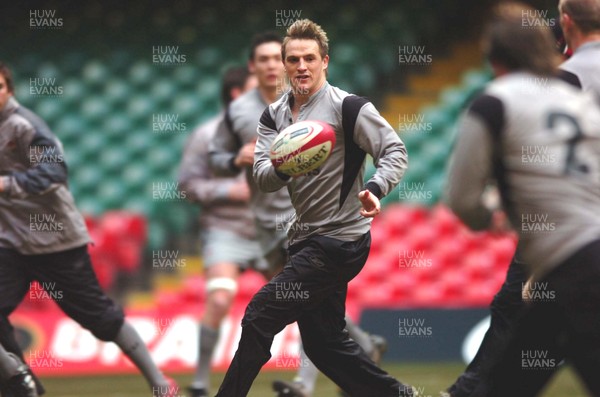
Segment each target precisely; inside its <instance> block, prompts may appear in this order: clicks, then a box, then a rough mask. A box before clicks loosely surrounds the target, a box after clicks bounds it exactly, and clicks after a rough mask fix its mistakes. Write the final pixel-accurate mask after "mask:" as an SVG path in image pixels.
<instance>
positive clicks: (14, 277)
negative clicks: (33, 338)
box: [0, 248, 45, 395]
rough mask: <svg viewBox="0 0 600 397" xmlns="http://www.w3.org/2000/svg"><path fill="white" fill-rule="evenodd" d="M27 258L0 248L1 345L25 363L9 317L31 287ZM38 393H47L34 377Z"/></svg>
mask: <svg viewBox="0 0 600 397" xmlns="http://www.w3.org/2000/svg"><path fill="white" fill-rule="evenodd" d="M27 268H28V263H27V258H26V257H25V256H23V255H21V254H19V253H18V252H16V251H14V250H11V249H6V248H0V296H1V297H2V299H0V345H2V346H3V347H4V348H5V349H6V351H7V352H8V353H12V354H14V355H15V356H16V357H17V358H18V359H19V360H20V361H21V362H25V357H23V352H22V351H21V348H20V347H19V344H18V343H17V340H16V338H15V332H14V328H13V326H12V324H11V323H10V321H9V319H8V316H9V315H10V314H11V313H12V312H13V310H14V309H15V308H16V307H17V306H18V305H19V303H20V302H21V301H22V300H23V297H24V296H25V294H26V293H27V291H28V290H29V287H30V277H29V275H28V272H27ZM32 375H33V378H34V381H35V384H36V389H37V393H38V394H39V395H42V394H44V393H45V390H44V386H43V385H42V382H41V381H40V380H39V379H38V378H37V377H36V376H35V375H34V374H32Z"/></svg>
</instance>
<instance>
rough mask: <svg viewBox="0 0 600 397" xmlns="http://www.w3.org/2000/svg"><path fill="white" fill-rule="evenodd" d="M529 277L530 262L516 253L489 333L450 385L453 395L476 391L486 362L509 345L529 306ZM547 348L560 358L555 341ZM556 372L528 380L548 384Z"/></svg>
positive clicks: (493, 311) (465, 396) (459, 396)
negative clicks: (526, 291)
mask: <svg viewBox="0 0 600 397" xmlns="http://www.w3.org/2000/svg"><path fill="white" fill-rule="evenodd" d="M528 278H529V272H528V270H527V267H526V265H525V264H524V263H523V262H521V261H519V259H518V257H517V255H515V256H514V257H513V259H512V262H511V263H510V266H509V267H508V271H507V273H506V280H505V281H504V284H502V287H501V288H500V291H498V293H497V294H496V295H495V296H494V299H493V300H492V304H491V305H490V312H491V323H490V327H489V328H488V330H487V332H486V333H485V336H484V338H483V341H482V342H481V345H480V346H479V349H478V350H477V354H476V355H475V357H474V358H473V360H472V361H471V362H470V363H469V365H468V366H467V368H466V369H465V372H464V373H463V374H461V375H460V377H459V378H458V379H457V380H456V381H455V382H454V384H453V385H452V386H450V387H449V388H448V391H449V392H450V393H451V395H452V397H469V396H471V393H473V391H474V390H475V388H476V387H477V385H478V384H479V382H480V381H481V379H482V377H483V376H484V375H483V372H484V370H485V366H486V364H487V363H490V362H493V360H494V359H495V358H496V357H498V356H499V355H501V354H502V352H503V351H504V349H506V347H507V345H508V343H509V340H510V337H511V335H512V332H513V328H514V325H515V324H516V323H517V322H518V319H519V317H520V316H522V315H523V312H524V310H525V309H526V305H525V302H524V301H523V297H522V294H521V291H522V288H523V284H525V282H527V279H528ZM544 350H548V351H549V354H552V355H553V356H554V357H555V358H556V359H558V358H559V356H560V352H559V349H558V348H557V346H555V345H549V346H547V347H546V348H545V349H544ZM561 359H562V358H560V359H559V360H558V361H560V360H561ZM488 370H489V368H488ZM553 374H554V371H553V370H547V371H539V372H537V373H532V374H530V375H535V376H530V377H529V378H528V379H527V381H528V382H527V383H528V384H530V385H531V387H536V386H535V385H538V384H545V383H546V381H547V380H548V379H549V378H550V377H552V375H553Z"/></svg>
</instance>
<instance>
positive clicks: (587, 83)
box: [560, 41, 600, 100]
mask: <svg viewBox="0 0 600 397" xmlns="http://www.w3.org/2000/svg"><path fill="white" fill-rule="evenodd" d="M560 68H561V69H562V70H565V71H567V72H569V73H572V74H574V75H575V76H577V78H578V79H579V81H580V83H581V88H582V89H583V90H584V91H592V92H595V93H596V95H597V96H598V98H599V100H600V41H592V42H589V43H586V44H584V45H582V46H581V47H579V48H578V49H577V51H575V53H573V55H572V56H571V58H569V59H568V60H566V61H565V62H564V63H563V64H562V65H560Z"/></svg>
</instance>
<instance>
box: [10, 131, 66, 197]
mask: <svg viewBox="0 0 600 397" xmlns="http://www.w3.org/2000/svg"><path fill="white" fill-rule="evenodd" d="M16 128H19V129H20V130H19V131H17V136H18V141H19V145H18V147H19V148H20V150H21V156H22V158H26V159H27V161H28V162H29V167H27V169H25V170H23V171H11V172H9V173H8V175H4V176H2V179H3V180H2V182H3V185H4V195H5V196H7V197H9V198H27V197H29V196H39V195H43V194H46V193H48V192H51V191H53V190H56V189H58V188H59V187H60V186H61V185H66V183H67V165H66V164H65V158H64V154H63V151H62V147H61V145H60V143H59V142H57V141H56V140H55V139H52V137H51V136H49V135H48V134H44V133H42V131H39V130H38V129H36V127H35V126H32V127H29V126H18V127H16Z"/></svg>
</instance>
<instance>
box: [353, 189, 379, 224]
mask: <svg viewBox="0 0 600 397" xmlns="http://www.w3.org/2000/svg"><path fill="white" fill-rule="evenodd" d="M358 199H359V200H360V203H361V204H362V208H361V209H360V214H361V215H362V216H364V217H365V218H373V217H375V216H376V215H379V213H380V212H381V204H380V203H379V199H378V198H377V196H375V195H374V194H373V193H371V192H370V191H369V190H363V191H362V192H360V193H358Z"/></svg>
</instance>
